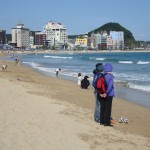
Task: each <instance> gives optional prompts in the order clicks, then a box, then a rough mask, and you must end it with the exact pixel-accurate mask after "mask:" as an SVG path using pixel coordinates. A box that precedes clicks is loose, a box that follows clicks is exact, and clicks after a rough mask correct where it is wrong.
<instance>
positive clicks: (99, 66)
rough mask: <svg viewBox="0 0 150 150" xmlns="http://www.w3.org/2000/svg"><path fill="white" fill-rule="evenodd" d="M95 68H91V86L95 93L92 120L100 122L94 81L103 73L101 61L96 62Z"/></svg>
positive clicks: (98, 102)
mask: <svg viewBox="0 0 150 150" xmlns="http://www.w3.org/2000/svg"><path fill="white" fill-rule="evenodd" d="M95 67H96V69H95V70H93V74H94V76H93V82H92V86H93V87H94V95H95V111H94V120H95V122H98V123H100V107H101V106H100V101H99V99H98V95H97V89H96V83H97V80H98V78H100V76H101V75H102V73H103V70H104V67H103V65H102V63H98V64H96V66H95Z"/></svg>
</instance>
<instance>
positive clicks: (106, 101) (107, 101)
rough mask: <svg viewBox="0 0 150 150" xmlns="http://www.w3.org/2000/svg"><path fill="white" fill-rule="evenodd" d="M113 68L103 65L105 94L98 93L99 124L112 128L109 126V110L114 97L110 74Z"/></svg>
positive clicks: (111, 75)
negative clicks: (99, 106)
mask: <svg viewBox="0 0 150 150" xmlns="http://www.w3.org/2000/svg"><path fill="white" fill-rule="evenodd" d="M112 70H113V66H112V65H111V64H109V63H107V64H105V65H104V74H105V81H106V85H107V88H106V92H105V93H99V94H98V95H99V99H100V104H101V109H100V124H101V125H104V126H113V125H112V124H111V109H112V100H113V97H114V96H115V94H114V81H113V78H114V77H113V74H112Z"/></svg>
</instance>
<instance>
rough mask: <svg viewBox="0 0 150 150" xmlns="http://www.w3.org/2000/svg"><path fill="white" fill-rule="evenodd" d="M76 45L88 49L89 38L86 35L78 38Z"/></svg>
mask: <svg viewBox="0 0 150 150" xmlns="http://www.w3.org/2000/svg"><path fill="white" fill-rule="evenodd" d="M75 45H78V46H80V47H83V48H85V47H87V46H88V36H87V35H86V34H85V35H82V36H78V37H77V38H76V40H75Z"/></svg>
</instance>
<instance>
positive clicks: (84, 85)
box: [81, 76, 90, 89]
mask: <svg viewBox="0 0 150 150" xmlns="http://www.w3.org/2000/svg"><path fill="white" fill-rule="evenodd" d="M88 78H89V77H88V76H85V77H84V79H83V80H81V88H82V89H87V88H88V86H89V85H90V82H89V80H88Z"/></svg>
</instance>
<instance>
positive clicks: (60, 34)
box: [43, 21, 67, 48]
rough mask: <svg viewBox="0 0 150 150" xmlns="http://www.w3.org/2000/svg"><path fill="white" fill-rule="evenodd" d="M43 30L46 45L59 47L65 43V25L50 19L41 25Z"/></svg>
mask: <svg viewBox="0 0 150 150" xmlns="http://www.w3.org/2000/svg"><path fill="white" fill-rule="evenodd" d="M43 32H44V33H46V40H47V42H48V46H54V47H55V48H61V47H62V46H64V45H65V44H66V43H67V32H66V27H65V25H62V24H61V23H54V22H52V21H50V22H48V23H46V24H45V26H44V27H43Z"/></svg>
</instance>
